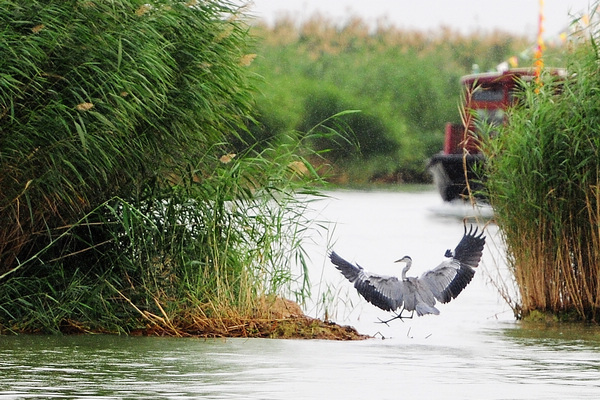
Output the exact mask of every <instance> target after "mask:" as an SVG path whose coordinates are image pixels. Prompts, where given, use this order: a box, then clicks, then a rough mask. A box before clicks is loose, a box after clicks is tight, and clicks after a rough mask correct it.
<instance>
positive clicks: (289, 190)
mask: <svg viewBox="0 0 600 400" xmlns="http://www.w3.org/2000/svg"><path fill="white" fill-rule="evenodd" d="M239 17H240V10H238V9H236V8H235V7H234V6H233V5H232V4H230V3H228V2H227V1H210V2H200V1H187V2H183V1H175V0H156V1H152V2H147V1H141V0H114V1H110V2H106V1H78V0H67V1H60V2H56V1H49V0H44V1H42V0H39V1H37V0H27V1H17V0H15V1H5V2H3V6H2V7H1V8H0V20H1V21H2V26H3V29H2V32H0V36H1V40H0V43H2V45H1V46H0V65H1V67H0V70H1V71H2V74H1V75H0V133H1V134H0V149H1V153H0V186H1V187H2V191H1V192H0V223H1V224H2V226H3V229H2V231H1V232H0V285H2V290H1V291H0V331H2V330H6V329H10V330H15V331H23V330H25V331H58V330H68V329H77V330H83V331H86V330H89V329H91V330H108V331H129V330H131V329H134V328H136V327H139V326H143V325H152V324H158V325H161V326H163V327H166V328H173V329H176V328H177V326H178V323H179V322H178V321H181V320H183V319H185V320H187V321H189V320H190V319H191V320H193V319H194V318H197V317H198V318H199V317H206V316H216V317H219V316H223V315H225V314H228V313H237V314H239V315H249V314H251V313H252V312H254V310H253V302H255V300H256V298H257V297H258V296H260V295H261V293H262V292H267V293H270V292H278V291H285V290H290V289H286V288H287V287H288V286H287V285H288V284H289V283H290V281H291V280H292V279H294V278H295V277H296V276H297V275H296V273H298V274H299V276H300V277H301V278H302V276H303V275H302V271H295V270H294V269H293V268H292V267H293V266H294V265H300V266H302V265H304V266H305V262H304V254H303V252H302V249H301V246H300V238H301V236H302V235H303V233H304V232H305V230H306V229H309V227H310V223H309V222H307V221H306V220H305V219H303V218H302V210H303V207H306V202H300V201H299V200H297V193H299V192H302V191H303V189H304V188H305V187H306V181H307V180H310V179H312V177H314V176H315V175H316V174H315V173H314V172H315V171H314V170H312V169H311V168H310V166H309V165H308V164H307V163H305V162H304V160H303V159H302V158H300V157H299V156H297V154H300V153H301V152H300V150H299V148H300V147H301V146H303V141H301V140H299V139H298V138H296V137H292V138H286V139H285V140H284V138H281V140H282V142H284V144H282V145H278V146H273V147H266V148H265V147H262V148H261V147H259V146H252V145H248V144H247V142H246V140H245V139H247V138H248V137H250V136H248V133H245V134H246V136H245V137H244V136H243V135H241V134H239V133H240V132H244V131H245V126H246V124H247V123H248V121H251V120H252V116H251V110H252V97H251V91H252V87H253V83H252V80H251V79H250V77H249V75H250V74H249V70H248V68H247V65H248V64H249V62H250V61H251V60H252V58H253V55H252V54H249V53H248V44H249V38H248V35H247V33H248V27H247V26H246V25H245V23H244V22H243V20H242V19H240V18H239ZM233 139H235V140H236V148H234V146H233V145H232V144H228V142H233V141H234V140H233ZM294 268H295V267H294ZM299 287H300V289H299V290H300V292H299V293H298V295H299V296H300V297H301V296H302V295H304V294H305V293H306V292H303V290H305V289H306V282H304V283H303V282H300V283H299Z"/></svg>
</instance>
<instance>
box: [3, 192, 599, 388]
mask: <svg viewBox="0 0 600 400" xmlns="http://www.w3.org/2000/svg"><path fill="white" fill-rule="evenodd" d="M329 195H330V197H329V198H328V199H324V200H319V201H318V202H316V203H315V204H314V214H315V215H314V218H315V220H320V221H331V222H332V225H331V229H330V231H329V233H321V234H315V235H314V237H313V238H312V240H311V241H310V243H309V244H308V245H307V249H308V252H309V254H310V256H311V274H312V280H313V282H314V283H315V285H314V287H313V293H312V298H313V301H312V302H309V303H308V304H307V305H306V311H307V313H308V314H312V315H313V316H318V317H323V315H324V314H325V312H327V315H328V317H329V318H331V319H333V320H335V321H337V322H339V323H341V324H344V325H352V326H355V327H356V328H357V329H358V330H359V331H360V332H361V333H366V334H369V335H374V336H375V338H373V339H369V340H365V341H358V342H335V341H316V340H313V341H311V340H268V339H249V340H248V339H227V340H222V339H218V340H204V339H190V338H185V339H180V338H158V337H119V336H106V335H97V336H96V335H87V336H26V335H25V336H0V400H1V399H28V398H29V399H34V398H35V399H40V398H61V399H79V398H86V399H123V398H126V399H146V398H156V399H158V398H165V399H189V398H206V399H342V398H344V399H365V398H376V399H395V398H406V399H417V398H418V399H425V398H426V399H533V398H536V399H566V398H577V399H592V398H594V399H596V398H599V396H600V329H597V328H594V327H584V326H573V325H566V326H546V325H523V324H520V323H517V322H515V321H514V317H513V314H512V311H511V309H510V307H508V306H507V304H506V302H505V301H504V300H502V298H501V296H500V295H499V293H498V290H497V287H498V286H500V287H503V288H504V289H505V290H506V291H507V293H508V295H509V296H513V297H514V291H513V290H514V288H513V287H512V285H511V283H510V279H509V276H508V275H507V274H506V267H505V266H504V265H503V261H502V254H503V248H502V244H501V241H500V240H499V235H498V232H497V227H496V226H495V225H494V224H488V223H487V222H488V221H489V216H490V215H491V210H489V209H488V208H486V207H482V208H475V209H474V208H472V207H470V206H464V205H458V204H452V205H450V204H444V203H442V202H441V200H440V199H439V197H438V196H437V194H436V193H435V192H434V191H433V189H432V188H430V187H426V188H416V189H415V190H411V191H407V192H406V191H335V192H331V193H329ZM464 217H469V218H470V221H475V222H474V223H478V224H479V226H481V227H483V226H484V225H485V230H486V235H487V237H488V240H487V243H486V249H485V253H484V257H483V262H482V265H481V266H480V268H479V270H478V271H477V274H476V275H475V278H474V280H473V282H472V283H471V284H470V285H469V286H468V287H467V288H466V289H465V291H464V292H463V293H461V295H460V296H459V297H458V298H457V299H455V300H453V301H452V302H450V303H448V304H444V305H440V306H439V307H438V308H439V309H440V311H441V314H440V315H439V316H424V317H419V318H416V317H415V318H414V319H411V320H405V321H394V322H392V323H390V324H389V326H386V325H383V324H379V323H377V322H376V321H377V319H378V318H385V317H387V314H386V313H385V312H382V311H380V310H378V309H376V308H375V307H373V306H371V305H370V304H368V303H366V302H365V301H364V300H361V299H360V298H359V297H358V296H357V295H356V293H354V291H353V289H352V287H351V285H350V284H349V283H348V282H346V281H345V280H344V279H343V277H341V275H340V274H339V273H338V272H337V271H336V270H335V269H334V268H333V267H332V266H331V265H330V264H329V263H328V261H327V259H326V255H327V251H328V250H329V248H334V249H335V250H336V252H338V253H339V254H340V255H341V256H342V257H344V258H346V259H348V260H350V261H353V262H357V263H359V264H361V265H362V266H363V267H365V268H366V269H369V270H371V271H374V272H378V273H382V274H399V273H400V269H399V266H398V264H394V263H393V262H392V261H393V260H396V259H398V258H400V257H402V256H403V255H406V254H408V255H410V256H411V257H412V258H413V270H411V271H410V272H409V275H418V274H420V273H421V272H422V271H423V270H425V269H429V268H432V267H434V266H436V265H437V264H438V263H439V262H441V261H442V260H443V254H444V252H445V250H446V249H448V248H454V247H455V246H456V244H457V243H458V241H459V240H460V238H461V236H462V232H463V218H464ZM474 217H476V218H474ZM322 299H325V301H321V300H322Z"/></svg>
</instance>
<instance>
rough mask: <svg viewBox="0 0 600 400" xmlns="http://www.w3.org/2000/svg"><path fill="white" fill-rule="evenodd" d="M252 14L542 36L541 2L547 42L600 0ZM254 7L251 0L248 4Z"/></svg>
mask: <svg viewBox="0 0 600 400" xmlns="http://www.w3.org/2000/svg"><path fill="white" fill-rule="evenodd" d="M249 1H251V3H253V4H251V8H250V13H251V14H253V15H254V16H256V17H257V18H260V19H262V20H265V21H266V22H268V23H271V22H273V21H274V20H275V19H276V18H277V17H280V16H291V17H293V18H294V19H296V20H298V21H302V20H304V19H308V18H310V17H311V16H312V15H314V14H315V13H319V14H321V15H323V16H326V17H328V18H331V19H334V20H335V19H337V20H340V22H341V23H343V22H344V21H347V20H348V18H350V17H353V16H359V17H360V18H361V19H363V20H364V21H366V22H368V23H371V24H373V25H375V24H376V22H377V21H381V20H383V21H385V23H387V24H392V25H395V26H397V27H399V28H407V29H418V30H425V31H427V30H433V29H436V28H438V27H440V26H441V25H445V26H448V27H451V28H454V29H457V30H460V31H462V32H464V33H471V32H474V31H482V30H484V31H491V30H495V29H501V30H504V31H508V32H511V33H515V34H524V35H527V36H529V37H532V38H534V37H536V35H537V31H538V15H539V10H540V2H542V3H543V12H544V31H545V34H544V36H545V37H552V36H557V35H558V34H559V33H560V32H562V31H564V30H565V28H566V27H567V26H568V25H569V23H570V22H571V21H572V17H570V16H569V15H570V14H571V15H575V16H580V15H581V14H582V13H587V12H588V11H589V7H590V4H596V1H595V0H541V1H540V0H249ZM245 2H248V1H245Z"/></svg>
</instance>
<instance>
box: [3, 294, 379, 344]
mask: <svg viewBox="0 0 600 400" xmlns="http://www.w3.org/2000/svg"><path fill="white" fill-rule="evenodd" d="M259 304H260V305H259V306H257V309H256V310H255V314H254V316H253V317H250V318H248V317H239V316H227V317H219V318H209V317H202V316H190V317H188V318H185V320H178V321H171V320H169V319H168V318H165V317H161V316H158V315H154V314H151V313H144V314H143V318H144V321H141V323H140V326H143V327H141V328H138V329H134V330H132V331H131V332H129V333H128V334H129V335H131V336H171V337H199V338H269V339H322V340H364V339H369V338H370V337H371V336H369V335H363V334H361V333H359V332H358V331H357V330H356V329H355V328H354V327H351V326H343V325H339V324H336V323H334V322H331V321H323V320H320V319H318V318H312V317H309V316H307V315H305V314H304V312H303V311H302V309H301V308H300V306H299V305H298V304H297V303H295V302H293V301H291V300H287V299H284V298H281V297H273V298H271V297H269V298H267V297H264V298H262V299H261V301H260V302H259ZM61 332H62V333H64V334H93V333H103V334H110V333H114V332H106V331H102V332H97V331H94V330H90V329H88V328H86V327H85V326H84V325H82V324H79V323H77V322H76V321H65V322H64V323H63V324H62V326H61ZM4 333H6V332H4ZM23 333H32V332H23Z"/></svg>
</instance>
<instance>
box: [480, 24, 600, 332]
mask: <svg viewBox="0 0 600 400" xmlns="http://www.w3.org/2000/svg"><path fill="white" fill-rule="evenodd" d="M599 55H600V54H599V53H598V48H597V42H596V38H595V37H594V35H590V37H589V39H588V40H586V41H579V42H578V43H577V45H576V46H575V47H574V48H573V51H572V53H571V55H570V60H569V64H568V68H567V70H568V77H567V78H566V79H564V80H561V81H557V80H556V79H554V78H552V77H551V76H549V75H548V76H543V80H542V82H543V84H542V85H534V86H531V87H526V88H525V90H524V92H523V95H522V96H521V98H520V102H519V104H518V106H517V107H515V108H514V109H513V110H511V112H510V117H509V121H510V122H509V123H508V125H507V126H506V127H505V129H504V130H503V132H502V134H501V135H500V136H499V137H498V138H497V139H496V140H493V141H491V142H490V143H488V144H487V152H488V156H489V163H488V182H487V185H488V190H489V196H490V200H491V203H492V205H493V206H494V209H495V211H496V216H497V220H498V224H499V225H500V227H501V229H502V232H503V234H504V239H505V241H506V245H507V250H508V262H509V266H510V268H511V269H512V271H513V273H514V276H515V278H516V282H517V284H518V287H519V291H520V305H519V306H518V307H517V308H516V310H515V311H516V313H517V317H519V318H520V317H527V316H528V315H530V314H531V313H533V312H537V311H539V312H542V313H548V314H551V315H553V316H555V317H558V318H560V319H568V320H585V321H594V322H598V321H599V317H600V313H599V311H600V230H599V227H600V174H599V172H600V153H599V152H600V135H598V129H599V127H600V125H599V120H598V116H600V95H599V93H600V91H599V88H600V70H599V69H598V65H599V64H598V60H599V59H600V58H599Z"/></svg>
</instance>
